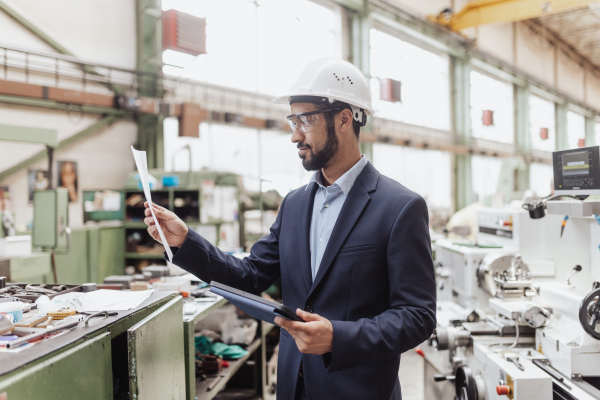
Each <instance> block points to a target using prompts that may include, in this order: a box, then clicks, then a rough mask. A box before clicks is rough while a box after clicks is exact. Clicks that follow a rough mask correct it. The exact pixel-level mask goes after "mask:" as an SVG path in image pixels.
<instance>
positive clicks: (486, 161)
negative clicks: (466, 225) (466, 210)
mask: <svg viewBox="0 0 600 400" xmlns="http://www.w3.org/2000/svg"><path fill="white" fill-rule="evenodd" d="M501 170H502V160H501V159H498V158H494V157H484V156H473V157H471V171H472V182H473V194H474V198H473V201H480V202H482V203H485V204H486V205H488V206H490V205H492V203H493V198H494V196H502V197H503V194H502V193H499V192H498V181H499V180H500V171H501ZM504 200H505V199H504V198H502V200H501V202H504Z"/></svg>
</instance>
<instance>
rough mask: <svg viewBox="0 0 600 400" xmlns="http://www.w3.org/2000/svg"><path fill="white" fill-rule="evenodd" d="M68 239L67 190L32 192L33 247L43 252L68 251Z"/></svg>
mask: <svg viewBox="0 0 600 400" xmlns="http://www.w3.org/2000/svg"><path fill="white" fill-rule="evenodd" d="M69 239H70V229H69V192H68V191H67V189H55V190H41V191H35V192H33V237H32V244H33V246H34V247H41V248H43V249H44V250H68V249H69V245H70V243H69Z"/></svg>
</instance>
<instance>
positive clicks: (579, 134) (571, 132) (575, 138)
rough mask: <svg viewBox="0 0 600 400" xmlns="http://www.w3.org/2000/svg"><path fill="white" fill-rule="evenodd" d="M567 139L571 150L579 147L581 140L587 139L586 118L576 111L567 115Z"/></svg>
mask: <svg viewBox="0 0 600 400" xmlns="http://www.w3.org/2000/svg"><path fill="white" fill-rule="evenodd" d="M567 138H568V145H569V149H575V148H577V147H583V146H579V144H580V143H579V140H580V139H585V117H584V116H583V115H581V114H578V113H576V112H574V111H569V112H568V113H567Z"/></svg>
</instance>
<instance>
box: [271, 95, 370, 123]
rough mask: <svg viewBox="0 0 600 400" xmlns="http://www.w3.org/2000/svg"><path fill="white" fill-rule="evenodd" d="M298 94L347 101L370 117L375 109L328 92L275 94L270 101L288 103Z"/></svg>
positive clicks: (331, 100) (332, 100)
mask: <svg viewBox="0 0 600 400" xmlns="http://www.w3.org/2000/svg"><path fill="white" fill-rule="evenodd" d="M300 96H310V97H326V98H328V99H329V101H330V102H334V101H342V102H344V103H348V104H350V105H352V106H354V107H359V108H362V109H363V110H364V111H365V114H367V116H369V117H371V116H373V115H374V114H375V109H373V108H372V107H369V106H365V105H363V104H358V103H356V102H355V101H353V100H351V99H347V98H345V97H344V96H331V95H330V94H316V93H288V94H286V95H283V96H277V97H275V98H273V100H271V102H272V103H275V104H290V101H291V100H292V97H300Z"/></svg>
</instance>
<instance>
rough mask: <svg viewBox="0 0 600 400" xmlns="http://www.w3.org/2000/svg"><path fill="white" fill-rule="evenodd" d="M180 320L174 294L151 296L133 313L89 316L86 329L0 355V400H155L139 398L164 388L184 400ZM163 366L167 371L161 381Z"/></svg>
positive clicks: (180, 309) (180, 308) (180, 305)
mask: <svg viewBox="0 0 600 400" xmlns="http://www.w3.org/2000/svg"><path fill="white" fill-rule="evenodd" d="M181 315H182V300H181V297H180V296H179V295H178V294H176V293H174V292H154V293H152V294H151V295H150V297H149V298H148V299H146V301H144V302H143V303H142V304H141V305H140V306H139V307H137V308H135V309H132V310H128V311H120V312H118V315H115V316H110V317H108V318H105V317H95V318H93V319H91V320H90V323H89V327H77V328H74V329H72V330H71V331H69V332H67V333H64V334H62V335H60V336H57V337H54V338H51V339H49V340H46V341H44V342H42V343H38V344H36V345H34V346H32V347H30V348H26V349H23V350H21V351H19V352H0V398H1V397H2V396H4V398H5V399H7V400H8V399H10V400H20V399H24V400H25V399H27V400H29V399H35V398H61V399H80V398H83V397H85V398H86V399H113V398H115V399H138V398H154V395H152V396H150V397H148V396H147V395H145V393H146V394H147V393H150V391H151V390H155V388H156V386H159V385H164V384H165V383H167V384H168V388H167V389H166V390H168V393H160V394H161V395H167V396H168V398H173V399H183V398H184V397H185V390H184V386H185V379H184V378H183V374H184V367H183V354H184V353H183V343H182V341H183V330H182V325H181V322H178V321H181ZM81 325H82V324H81ZM81 325H80V326H81ZM167 339H168V340H167ZM156 343H160V344H161V345H160V346H157V345H156ZM149 360H150V361H151V362H148V361H149ZM152 361H155V362H152ZM156 361H159V362H156ZM166 368H168V369H170V370H171V371H172V373H171V374H166V376H161V374H160V373H161V372H162V371H164V370H165V369H166ZM178 369H180V371H179V372H180V374H176V373H175V372H178ZM176 375H180V377H179V378H177V376H176ZM173 376H175V377H174V378H173ZM173 379H179V381H178V382H173ZM155 393H156V392H155ZM156 394H158V393H156ZM165 398H166V397H165Z"/></svg>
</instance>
